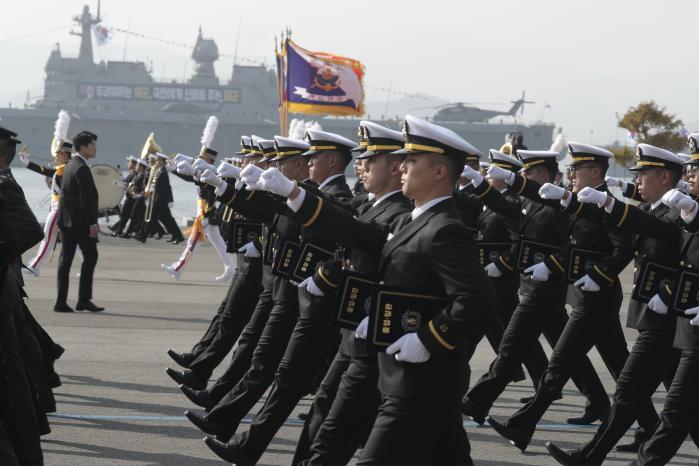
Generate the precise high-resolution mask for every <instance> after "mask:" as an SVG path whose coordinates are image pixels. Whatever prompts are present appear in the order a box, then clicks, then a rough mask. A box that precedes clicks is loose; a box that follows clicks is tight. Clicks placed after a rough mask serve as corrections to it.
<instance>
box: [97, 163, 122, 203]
mask: <svg viewBox="0 0 699 466" xmlns="http://www.w3.org/2000/svg"><path fill="white" fill-rule="evenodd" d="M90 171H91V172H92V178H93V179H94V180H95V187H96V188H97V194H98V196H99V201H98V203H97V208H98V209H100V210H103V209H114V208H116V207H117V206H118V205H119V202H121V198H122V197H124V191H125V188H124V183H123V181H122V180H121V172H120V171H119V170H117V169H116V168H114V167H112V166H111V165H107V164H104V163H97V164H94V165H92V166H90Z"/></svg>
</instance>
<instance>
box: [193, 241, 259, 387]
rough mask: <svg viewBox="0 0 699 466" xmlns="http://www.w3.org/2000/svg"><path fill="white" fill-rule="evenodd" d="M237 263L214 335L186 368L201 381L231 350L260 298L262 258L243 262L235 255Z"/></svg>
mask: <svg viewBox="0 0 699 466" xmlns="http://www.w3.org/2000/svg"><path fill="white" fill-rule="evenodd" d="M238 259H239V260H240V261H243V260H244V261H246V262H247V263H246V264H241V266H239V267H238V271H236V273H235V275H236V276H235V277H234V279H233V283H232V284H231V287H230V289H229V293H228V296H227V299H226V306H225V308H224V309H223V312H222V313H221V317H220V318H219V319H218V325H217V328H216V333H215V334H214V335H213V337H212V338H211V341H210V342H209V345H208V347H207V348H206V349H204V350H203V351H202V352H201V353H200V354H199V355H198V356H197V357H196V359H194V361H192V362H191V363H190V364H189V369H190V370H191V371H193V372H194V373H195V374H196V375H197V376H199V378H201V379H202V380H208V379H209V377H211V373H212V372H213V371H214V369H215V368H216V367H217V366H218V365H219V364H220V363H221V361H223V358H225V357H226V355H227V354H228V352H229V351H230V350H231V348H233V345H234V344H235V342H236V340H238V337H239V336H240V333H241V332H242V331H243V328H244V327H245V326H246V324H247V323H248V321H249V320H250V317H251V316H252V313H253V311H254V310H255V305H256V304H257V300H258V298H259V296H260V292H261V291H262V288H261V286H260V284H261V282H262V259H246V258H244V257H243V255H242V254H239V255H238Z"/></svg>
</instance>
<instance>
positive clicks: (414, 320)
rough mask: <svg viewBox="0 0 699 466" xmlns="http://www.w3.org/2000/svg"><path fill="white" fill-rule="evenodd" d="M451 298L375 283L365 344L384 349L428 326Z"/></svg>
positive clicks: (376, 348) (380, 349)
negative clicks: (407, 334)
mask: <svg viewBox="0 0 699 466" xmlns="http://www.w3.org/2000/svg"><path fill="white" fill-rule="evenodd" d="M449 303H450V300H449V299H447V298H445V297H442V296H430V295H424V294H416V293H411V292H409V291H406V290H405V289H400V288H392V287H386V286H382V285H377V286H375V287H374V292H373V293H372V298H371V312H370V313H369V329H368V332H367V347H369V348H370V349H373V350H375V351H380V352H385V351H386V348H388V347H389V346H390V345H391V344H392V343H393V342H394V341H396V340H398V339H399V338H400V337H402V336H403V335H405V334H406V333H412V332H417V331H418V329H420V327H422V326H424V325H427V323H428V322H429V321H430V320H432V319H433V318H434V317H435V316H436V315H437V314H438V313H439V312H440V311H441V310H442V309H443V308H444V307H445V306H447V305H448V304H449Z"/></svg>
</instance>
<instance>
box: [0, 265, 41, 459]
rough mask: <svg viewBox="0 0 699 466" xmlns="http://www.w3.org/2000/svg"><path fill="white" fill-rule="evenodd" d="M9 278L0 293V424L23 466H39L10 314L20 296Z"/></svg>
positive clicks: (38, 449)
mask: <svg viewBox="0 0 699 466" xmlns="http://www.w3.org/2000/svg"><path fill="white" fill-rule="evenodd" d="M8 275H9V277H3V278H4V280H3V282H2V290H0V422H2V424H3V425H4V426H5V428H6V429H7V434H8V437H9V439H10V441H11V442H12V446H13V449H14V452H15V455H16V456H17V458H18V459H19V460H20V461H21V462H22V464H34V463H35V464H39V463H40V462H41V461H42V460H43V454H42V453H41V444H40V442H39V426H38V423H37V413H36V408H35V405H34V400H33V398H32V389H31V387H30V385H29V380H28V378H27V374H26V372H25V365H24V363H23V361H22V356H21V354H20V347H19V340H18V338H17V332H16V330H15V320H14V318H13V314H12V312H11V310H10V308H11V307H12V305H13V302H14V301H15V300H16V299H17V298H16V297H18V296H19V293H18V292H17V289H16V288H17V283H16V279H15V278H14V276H13V275H12V274H8ZM8 280H11V281H10V282H8ZM13 287H14V289H13Z"/></svg>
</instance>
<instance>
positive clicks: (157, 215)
mask: <svg viewBox="0 0 699 466" xmlns="http://www.w3.org/2000/svg"><path fill="white" fill-rule="evenodd" d="M150 158H151V159H152V160H153V166H152V167H151V170H154V174H153V181H152V183H153V187H152V190H151V192H146V193H145V195H146V197H147V198H148V202H152V203H153V207H152V213H151V216H152V218H151V222H155V223H159V224H162V226H163V227H165V230H166V231H167V232H168V233H169V234H170V239H169V240H168V242H170V243H172V244H179V243H181V242H182V241H184V236H183V235H182V231H181V230H180V227H179V226H178V225H177V222H176V221H175V219H174V218H172V212H170V204H172V202H173V201H174V198H173V196H172V188H171V187H170V176H169V175H168V173H167V168H166V162H167V160H168V156H167V155H165V154H161V153H159V152H156V153H155V154H151V155H150ZM143 233H144V234H146V235H147V234H148V232H146V231H144V232H143Z"/></svg>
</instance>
